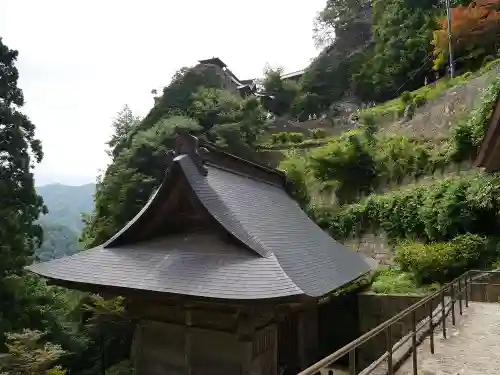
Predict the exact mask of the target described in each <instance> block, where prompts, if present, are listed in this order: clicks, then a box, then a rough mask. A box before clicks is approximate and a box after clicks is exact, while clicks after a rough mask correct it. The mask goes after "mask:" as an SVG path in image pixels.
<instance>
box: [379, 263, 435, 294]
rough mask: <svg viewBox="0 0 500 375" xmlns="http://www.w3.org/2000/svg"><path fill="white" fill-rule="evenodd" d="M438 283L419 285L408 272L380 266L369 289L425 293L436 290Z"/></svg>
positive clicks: (391, 292) (386, 291) (385, 291)
mask: <svg viewBox="0 0 500 375" xmlns="http://www.w3.org/2000/svg"><path fill="white" fill-rule="evenodd" d="M438 289H439V284H431V285H429V286H424V287H422V286H420V285H419V284H418V282H417V280H416V279H415V277H414V276H413V275H412V274H411V273H409V272H401V271H400V270H398V269H394V268H381V269H379V270H378V271H377V273H376V275H375V277H374V281H373V283H372V286H371V290H372V291H373V292H375V293H380V294H425V293H428V292H431V291H433V290H438Z"/></svg>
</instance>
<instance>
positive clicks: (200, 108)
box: [82, 64, 266, 246]
mask: <svg viewBox="0 0 500 375" xmlns="http://www.w3.org/2000/svg"><path fill="white" fill-rule="evenodd" d="M116 123H119V124H127V125H126V126H125V128H127V132H126V133H127V135H126V136H123V135H122V128H123V127H122V126H119V127H115V135H113V137H112V140H113V139H117V138H120V137H121V138H120V139H124V141H123V142H119V143H116V144H115V147H114V149H113V150H112V151H111V152H112V154H113V156H114V159H113V162H112V163H111V165H110V166H109V167H108V168H107V170H106V172H105V174H104V176H103V177H102V179H101V181H99V182H98V184H97V189H96V195H95V207H94V212H93V213H92V215H90V217H89V218H88V219H87V223H86V226H85V229H84V232H83V236H82V239H83V241H84V242H85V244H86V245H87V246H96V245H99V244H101V243H103V242H104V241H105V240H107V239H108V238H110V237H111V236H112V235H113V234H114V233H116V232H117V231H118V230H119V229H120V228H121V227H123V226H124V225H125V224H126V223H127V222H128V221H129V220H130V219H132V218H133V216H134V215H135V214H136V213H137V212H139V210H140V209H141V208H142V207H143V205H144V204H145V203H146V201H147V200H148V199H149V197H150V196H151V194H152V193H153V191H154V189H155V188H157V187H158V186H159V185H160V183H161V182H162V180H163V178H164V175H165V169H166V155H167V151H168V150H169V149H172V148H173V147H174V138H175V131H176V129H178V128H185V129H188V130H189V131H190V132H191V133H193V134H195V135H197V136H198V137H200V138H202V139H205V140H210V141H212V142H215V143H216V144H218V145H219V146H221V147H225V148H226V149H228V150H229V151H231V152H234V153H236V154H239V155H241V156H245V157H249V156H251V154H253V153H255V148H256V146H257V139H258V138H259V136H260V134H261V133H262V131H263V130H264V128H265V125H266V116H265V111H264V110H263V108H262V106H261V104H260V102H259V100H258V99H256V98H254V97H251V98H248V99H243V98H241V97H240V96H239V95H238V94H237V93H235V92H232V91H228V90H224V89H221V81H220V77H219V76H218V71H217V69H216V67H214V66H212V65H203V64H200V65H198V66H196V67H194V68H183V69H181V70H180V71H179V72H178V73H177V74H176V75H175V76H174V78H173V80H172V82H171V83H170V85H169V86H167V87H165V89H164V90H163V95H162V96H161V97H160V98H158V99H157V100H156V103H155V106H154V107H153V109H152V110H151V111H150V113H149V114H148V115H147V116H146V117H145V118H144V119H143V120H141V121H136V119H135V117H134V116H132V115H130V114H129V113H128V112H127V111H125V112H124V111H122V112H120V113H119V114H118V117H117V120H116ZM111 144H113V142H111V143H110V145H111Z"/></svg>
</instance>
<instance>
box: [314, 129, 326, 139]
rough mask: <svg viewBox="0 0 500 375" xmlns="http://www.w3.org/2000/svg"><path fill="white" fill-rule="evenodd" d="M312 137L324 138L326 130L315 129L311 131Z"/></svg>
mask: <svg viewBox="0 0 500 375" xmlns="http://www.w3.org/2000/svg"><path fill="white" fill-rule="evenodd" d="M311 134H312V137H313V138H314V139H322V138H326V130H325V129H321V128H316V129H312V130H311Z"/></svg>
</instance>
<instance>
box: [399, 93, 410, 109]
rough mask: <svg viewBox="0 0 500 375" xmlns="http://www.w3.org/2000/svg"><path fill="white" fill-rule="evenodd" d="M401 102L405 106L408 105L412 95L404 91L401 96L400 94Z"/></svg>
mask: <svg viewBox="0 0 500 375" xmlns="http://www.w3.org/2000/svg"><path fill="white" fill-rule="evenodd" d="M400 98H401V102H402V103H403V104H404V105H405V106H406V105H408V104H410V103H411V102H412V100H413V95H412V93H411V92H409V91H404V92H403V93H402V94H401V97H400Z"/></svg>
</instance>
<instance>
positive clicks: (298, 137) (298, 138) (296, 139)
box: [288, 133, 304, 143]
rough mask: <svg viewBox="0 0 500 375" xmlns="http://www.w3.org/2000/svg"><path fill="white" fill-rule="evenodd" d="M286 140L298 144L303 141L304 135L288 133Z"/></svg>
mask: <svg viewBox="0 0 500 375" xmlns="http://www.w3.org/2000/svg"><path fill="white" fill-rule="evenodd" d="M288 140H289V141H290V142H291V143H300V142H302V141H303V140H304V134H302V133H288Z"/></svg>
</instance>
